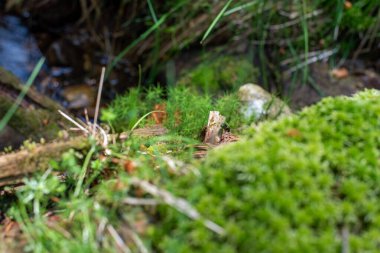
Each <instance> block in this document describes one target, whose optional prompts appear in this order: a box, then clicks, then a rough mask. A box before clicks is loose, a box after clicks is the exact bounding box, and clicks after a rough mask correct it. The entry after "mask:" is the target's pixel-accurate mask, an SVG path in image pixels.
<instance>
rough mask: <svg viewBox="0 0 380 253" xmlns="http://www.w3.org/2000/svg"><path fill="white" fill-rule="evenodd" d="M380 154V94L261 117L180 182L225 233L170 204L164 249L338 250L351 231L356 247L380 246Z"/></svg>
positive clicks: (164, 225)
mask: <svg viewBox="0 0 380 253" xmlns="http://www.w3.org/2000/svg"><path fill="white" fill-rule="evenodd" d="M379 158H380V93H379V92H375V91H365V92H362V93H360V94H358V95H356V96H355V97H353V98H347V97H338V98H327V99H324V100H323V101H322V102H320V103H319V104H317V105H315V106H313V107H310V108H308V109H305V110H304V111H302V112H301V113H300V114H299V115H295V116H292V117H288V118H283V119H281V120H278V121H275V122H268V123H263V124H261V125H260V126H259V127H258V128H257V129H252V130H251V131H248V137H247V139H246V140H243V141H240V142H238V143H235V144H231V145H228V146H226V147H224V148H221V149H217V150H215V151H214V152H212V153H211V154H210V155H209V157H208V158H207V160H206V162H205V163H204V165H203V167H202V168H201V174H202V175H201V177H195V176H189V177H187V178H181V179H180V180H178V181H177V182H173V184H174V185H175V186H172V187H173V188H176V189H183V190H182V191H180V192H181V194H182V195H183V196H186V197H187V198H188V199H190V200H191V201H192V202H193V204H194V205H195V206H196V207H197V208H198V209H199V210H200V212H201V213H202V214H204V215H205V216H206V217H207V218H209V219H212V220H213V221H215V222H216V223H218V224H220V225H221V226H223V227H224V228H226V230H227V233H228V234H227V236H226V237H223V238H220V237H218V236H216V235H215V234H213V233H212V232H210V231H208V230H207V229H206V228H204V227H203V226H201V225H199V224H197V223H195V222H193V221H190V220H189V219H186V218H184V217H183V216H182V215H181V214H178V213H177V212H175V211H173V210H167V209H163V210H162V213H163V214H164V215H163V216H162V217H165V218H164V221H163V223H162V228H165V232H166V234H160V232H157V236H158V237H157V238H158V239H159V242H160V243H159V244H160V247H161V249H162V250H163V251H165V252H167V251H166V249H170V248H176V245H177V246H178V245H181V248H180V249H181V250H180V251H177V252H215V250H216V249H218V250H217V251H218V252H340V251H341V247H342V245H343V244H344V242H343V239H342V230H343V229H345V230H347V231H348V234H349V236H348V244H349V246H350V248H351V250H352V252H363V251H368V252H375V251H378V250H379V246H378V245H379V243H380V239H379V238H380V232H379V230H378V227H379V222H380V205H379V204H378V199H379V197H380V160H379ZM168 233H169V234H168ZM157 243H158V242H157Z"/></svg>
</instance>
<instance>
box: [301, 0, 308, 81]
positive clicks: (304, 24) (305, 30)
mask: <svg viewBox="0 0 380 253" xmlns="http://www.w3.org/2000/svg"><path fill="white" fill-rule="evenodd" d="M306 4H307V3H306V0H302V2H301V7H302V30H303V37H304V39H303V41H304V54H305V58H304V61H305V63H306V62H307V59H308V58H309V28H308V25H307V19H306V12H307V6H306ZM308 75H309V66H308V64H305V67H304V69H303V82H304V83H306V82H307V79H308Z"/></svg>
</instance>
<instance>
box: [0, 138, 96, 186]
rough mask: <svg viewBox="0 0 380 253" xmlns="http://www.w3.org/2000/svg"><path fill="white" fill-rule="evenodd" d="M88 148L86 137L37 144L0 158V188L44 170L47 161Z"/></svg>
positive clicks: (46, 166) (47, 163) (47, 164)
mask: <svg viewBox="0 0 380 253" xmlns="http://www.w3.org/2000/svg"><path fill="white" fill-rule="evenodd" d="M88 147H89V142H88V140H87V138H86V137H75V138H72V139H69V140H66V141H57V142H52V143H47V144H37V145H36V146H35V147H33V148H30V149H27V148H25V149H23V150H20V151H17V152H14V153H10V154H5V155H2V156H0V187H1V186H5V185H11V184H17V183H19V182H21V180H22V178H23V177H25V176H26V175H28V174H31V173H33V172H37V171H43V170H46V169H47V168H48V167H49V161H50V160H52V159H59V158H60V157H61V155H62V153H63V152H65V151H67V150H69V149H71V148H74V149H76V150H84V149H86V148H88Z"/></svg>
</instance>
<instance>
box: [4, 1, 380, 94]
mask: <svg viewBox="0 0 380 253" xmlns="http://www.w3.org/2000/svg"><path fill="white" fill-rule="evenodd" d="M226 3H227V1H217V2H213V1H200V0H195V1H194V0H193V1H189V0H172V1H165V2H164V3H162V1H158V0H150V1H135V0H132V1H116V2H112V3H110V2H108V1H104V0H93V1H78V2H75V1H74V2H67V4H66V5H67V6H66V9H67V10H70V11H68V13H66V14H65V13H64V10H65V7H62V5H63V6H65V5H64V4H63V2H59V3H58V2H56V1H44V2H42V3H40V2H39V1H36V0H33V1H18V0H17V1H15V0H8V1H7V6H8V8H9V9H11V10H18V11H19V12H20V13H22V12H24V13H29V14H30V18H32V19H33V18H34V19H35V20H36V21H38V22H45V23H43V24H41V26H42V27H45V28H46V27H49V26H50V25H51V26H52V28H54V25H55V26H57V20H56V19H58V18H61V19H65V18H66V19H67V20H68V22H69V23H70V24H71V23H72V19H73V15H74V16H75V13H77V14H76V15H77V16H76V26H75V27H72V29H73V30H74V31H75V30H76V29H77V30H78V34H81V37H82V41H81V44H82V46H83V49H84V51H88V52H86V53H87V54H89V55H94V54H96V55H97V56H96V57H98V56H99V55H103V56H105V58H106V59H108V63H109V64H111V62H112V64H111V65H112V66H114V67H115V68H116V70H119V71H121V70H123V69H124V68H126V66H130V65H131V64H130V63H132V65H135V66H137V65H138V64H141V66H142V68H143V70H148V71H149V74H148V75H147V80H148V82H155V81H156V80H157V77H158V75H159V73H163V72H165V68H166V64H164V63H165V62H167V61H170V60H172V59H174V58H176V57H177V56H178V57H177V59H178V61H179V63H181V62H183V61H185V62H186V61H187V60H188V55H187V54H186V53H189V52H191V55H192V56H193V57H197V55H199V54H200V53H202V52H205V51H206V53H207V52H209V51H212V50H214V49H215V48H219V53H220V54H221V55H226V54H232V55H233V54H236V55H246V56H249V57H248V58H249V59H250V60H252V59H253V62H254V63H255V65H256V66H257V67H258V69H259V76H260V83H261V84H262V85H263V86H264V87H267V88H273V87H275V86H276V88H277V90H278V91H281V90H282V89H283V88H284V87H283V83H282V81H281V77H280V75H279V72H281V71H283V70H286V69H291V70H293V71H291V73H292V74H294V75H295V76H297V77H298V78H299V76H300V75H298V72H299V71H301V72H303V73H304V77H303V78H306V76H305V74H307V71H305V69H306V67H305V66H304V65H302V64H301V63H304V62H306V61H308V60H310V59H312V58H313V57H316V56H319V57H321V58H323V57H322V56H324V55H325V54H324V53H326V52H327V51H331V52H334V53H333V55H330V56H329V57H330V58H331V59H332V62H335V63H336V62H339V61H340V60H342V59H343V60H344V59H346V58H349V57H352V56H355V57H357V56H359V55H360V54H361V53H363V52H368V51H371V50H375V49H376V45H377V42H378V41H379V29H380V28H379V27H380V26H379V25H378V24H379V22H380V15H379V13H380V2H379V1H374V0H357V1H349V0H333V1H331V0H300V1H295V0H285V1H273V0H270V1H259V0H237V1H232V2H231V4H230V5H228V8H227V9H226V10H225V11H224V12H221V11H222V9H223V7H224V6H226ZM47 9H49V10H51V12H53V13H55V12H56V13H57V15H50V12H47V11H46V10H47ZM56 9H57V11H55V10H56ZM62 10H63V11H62ZM220 13H222V14H223V15H221V16H218V14H220ZM58 14H59V15H58ZM69 14H70V15H69ZM49 20H52V21H55V22H49ZM213 21H217V22H213ZM211 25H212V27H213V29H212V31H211V33H210V34H209V35H208V36H207V39H206V40H205V41H204V43H203V44H202V45H201V44H200V41H201V39H202V37H203V36H204V35H205V33H206V31H207V30H208V28H209V27H210V26H211ZM79 31H80V32H79ZM99 31H100V32H99ZM96 57H95V58H96ZM326 58H327V57H326ZM213 59H215V58H211V60H213ZM244 66H245V64H244V63H243V68H245V67H244ZM200 68H201V67H200ZM181 70H182V69H181V67H180V66H176V71H177V72H178V71H179V72H180V71H181ZM306 70H307V69H306ZM201 73H202V72H201ZM128 74H131V73H128ZM198 74H199V75H200V76H196V78H198V77H199V78H201V81H202V80H208V78H211V83H212V84H213V81H214V78H219V77H215V76H212V75H211V74H210V73H206V74H208V75H205V73H203V74H200V73H198ZM211 88H212V87H211Z"/></svg>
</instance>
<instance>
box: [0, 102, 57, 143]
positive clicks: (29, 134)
mask: <svg viewBox="0 0 380 253" xmlns="http://www.w3.org/2000/svg"><path fill="white" fill-rule="evenodd" d="M13 103H14V102H13V101H11V100H10V99H7V98H5V97H4V98H2V99H0V115H5V114H6V112H7V111H8V110H9V108H11V106H12V105H13ZM57 119H58V114H57V116H55V115H54V114H52V113H51V112H49V111H47V110H43V109H25V108H19V109H17V111H16V113H15V114H14V115H13V117H12V118H11V120H10V122H9V123H8V125H9V126H10V127H12V128H13V129H14V130H16V131H17V132H19V133H20V134H21V135H23V136H25V137H26V138H33V139H34V140H39V139H40V138H45V139H48V140H51V139H53V138H55V137H56V136H57V133H58V131H59V127H58V125H57ZM44 122H45V123H44Z"/></svg>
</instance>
